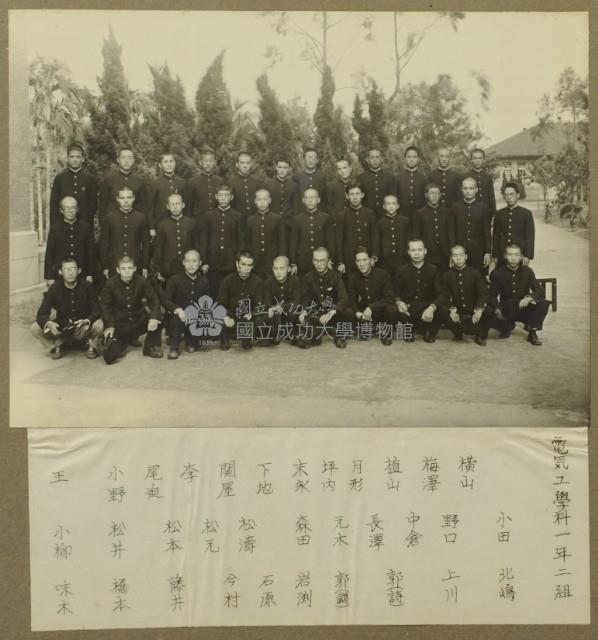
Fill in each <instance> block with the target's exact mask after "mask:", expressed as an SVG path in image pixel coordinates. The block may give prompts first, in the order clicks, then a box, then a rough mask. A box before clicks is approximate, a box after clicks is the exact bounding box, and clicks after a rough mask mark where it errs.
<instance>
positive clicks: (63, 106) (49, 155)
mask: <svg viewBox="0 0 598 640" xmlns="http://www.w3.org/2000/svg"><path fill="white" fill-rule="evenodd" d="M29 112H30V118H31V133H32V146H33V150H34V154H35V166H36V173H38V175H37V180H36V182H37V191H38V194H37V201H38V237H39V241H40V244H41V243H43V240H44V238H45V237H46V236H47V232H48V226H49V215H48V212H47V207H48V204H49V201H50V187H51V184H52V179H53V177H54V174H55V169H56V165H57V156H58V147H59V145H61V144H64V143H65V142H66V141H67V140H69V139H71V138H73V137H75V136H76V135H77V134H78V133H79V132H80V121H81V119H82V117H83V116H84V113H85V109H84V105H83V99H82V90H81V89H80V88H79V87H78V86H77V85H76V84H75V83H74V82H73V81H72V80H71V78H70V71H69V69H68V68H67V67H66V65H64V64H63V63H61V62H59V61H58V60H56V59H54V58H43V57H41V56H39V55H38V56H36V57H35V59H34V60H33V61H32V62H31V64H30V67H29ZM42 158H43V159H42ZM41 171H45V204H46V215H45V216H44V213H43V208H42V202H43V198H42V193H41V178H40V175H39V172H41Z"/></svg>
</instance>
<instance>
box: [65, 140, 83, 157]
mask: <svg viewBox="0 0 598 640" xmlns="http://www.w3.org/2000/svg"><path fill="white" fill-rule="evenodd" d="M71 151H80V152H81V155H82V156H85V149H84V148H83V145H82V144H81V143H80V142H71V144H69V146H68V147H67V148H66V155H67V156H68V154H69V153H70V152H71Z"/></svg>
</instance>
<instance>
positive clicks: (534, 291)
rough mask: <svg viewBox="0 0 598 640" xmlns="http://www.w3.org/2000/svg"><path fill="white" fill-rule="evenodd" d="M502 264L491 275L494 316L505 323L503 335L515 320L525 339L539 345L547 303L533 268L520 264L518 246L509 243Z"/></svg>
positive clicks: (512, 325)
mask: <svg viewBox="0 0 598 640" xmlns="http://www.w3.org/2000/svg"><path fill="white" fill-rule="evenodd" d="M505 261H506V264H504V265H503V266H502V267H499V268H498V269H495V270H494V271H493V272H492V273H491V274H490V288H491V295H492V301H493V303H494V306H495V308H496V316H497V318H498V319H499V320H502V321H503V322H506V323H507V327H506V328H505V329H504V330H503V333H504V335H505V337H506V336H508V335H509V333H510V332H511V330H512V329H513V328H514V327H515V322H523V324H524V325H525V327H526V329H527V331H528V335H527V341H528V342H529V343H530V344H533V345H534V346H539V345H541V344H542V342H541V341H540V339H539V338H538V334H537V331H540V330H541V329H542V325H543V323H544V318H545V317H546V314H547V313H548V308H549V306H550V304H549V303H548V302H547V301H546V300H545V298H544V292H543V290H542V287H541V286H540V285H539V284H538V281H537V280H536V276H535V274H534V272H533V270H532V269H531V268H530V267H528V266H527V265H525V264H523V263H522V261H523V254H522V252H521V247H519V245H517V244H514V243H512V244H508V245H507V247H506V250H505Z"/></svg>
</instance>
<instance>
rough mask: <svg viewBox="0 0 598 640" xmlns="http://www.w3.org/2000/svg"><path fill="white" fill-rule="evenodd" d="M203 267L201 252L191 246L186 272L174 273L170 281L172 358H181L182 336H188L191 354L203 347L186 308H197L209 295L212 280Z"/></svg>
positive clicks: (167, 303) (185, 259)
mask: <svg viewBox="0 0 598 640" xmlns="http://www.w3.org/2000/svg"><path fill="white" fill-rule="evenodd" d="M200 266H201V258H200V256H199V252H198V251H196V250H195V249H189V250H188V251H187V252H186V253H185V255H184V257H183V271H181V272H179V273H176V274H175V275H173V276H172V277H171V278H169V280H168V282H167V283H166V289H165V291H164V295H163V300H162V304H163V305H164V308H165V309H166V311H167V312H168V314H169V316H170V317H169V320H168V322H169V329H170V331H169V335H170V349H169V350H168V359H169V360H176V359H177V358H178V357H179V345H180V342H181V338H184V339H185V348H186V351H187V353H193V352H194V351H195V350H196V349H197V348H198V347H199V340H198V338H197V336H195V335H193V333H191V331H190V329H189V320H190V318H188V317H187V314H186V312H185V310H186V309H188V308H189V307H193V306H195V307H196V308H197V305H198V301H199V299H200V298H201V297H202V296H207V295H208V294H209V285H208V279H207V278H206V277H205V276H203V275H201V273H200V271H199V267H200Z"/></svg>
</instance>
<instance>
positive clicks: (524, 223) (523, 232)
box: [492, 182, 536, 267]
mask: <svg viewBox="0 0 598 640" xmlns="http://www.w3.org/2000/svg"><path fill="white" fill-rule="evenodd" d="M503 195H504V198H505V202H506V203H507V206H506V207H504V208H503V209H500V210H499V211H497V212H496V216H495V217H494V229H493V236H492V255H493V257H494V260H495V261H496V262H498V266H499V267H501V266H502V265H504V264H505V258H504V256H505V251H506V248H507V245H509V244H513V243H514V244H517V245H519V247H520V248H521V252H522V254H523V257H522V260H523V264H524V265H525V266H527V265H528V264H529V262H530V260H533V259H534V239H535V233H536V227H535V224H534V216H533V214H532V212H531V211H530V210H529V209H525V208H524V207H520V206H519V205H518V204H517V201H518V200H519V186H518V185H517V183H516V182H507V184H505V187H504V191H503Z"/></svg>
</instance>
